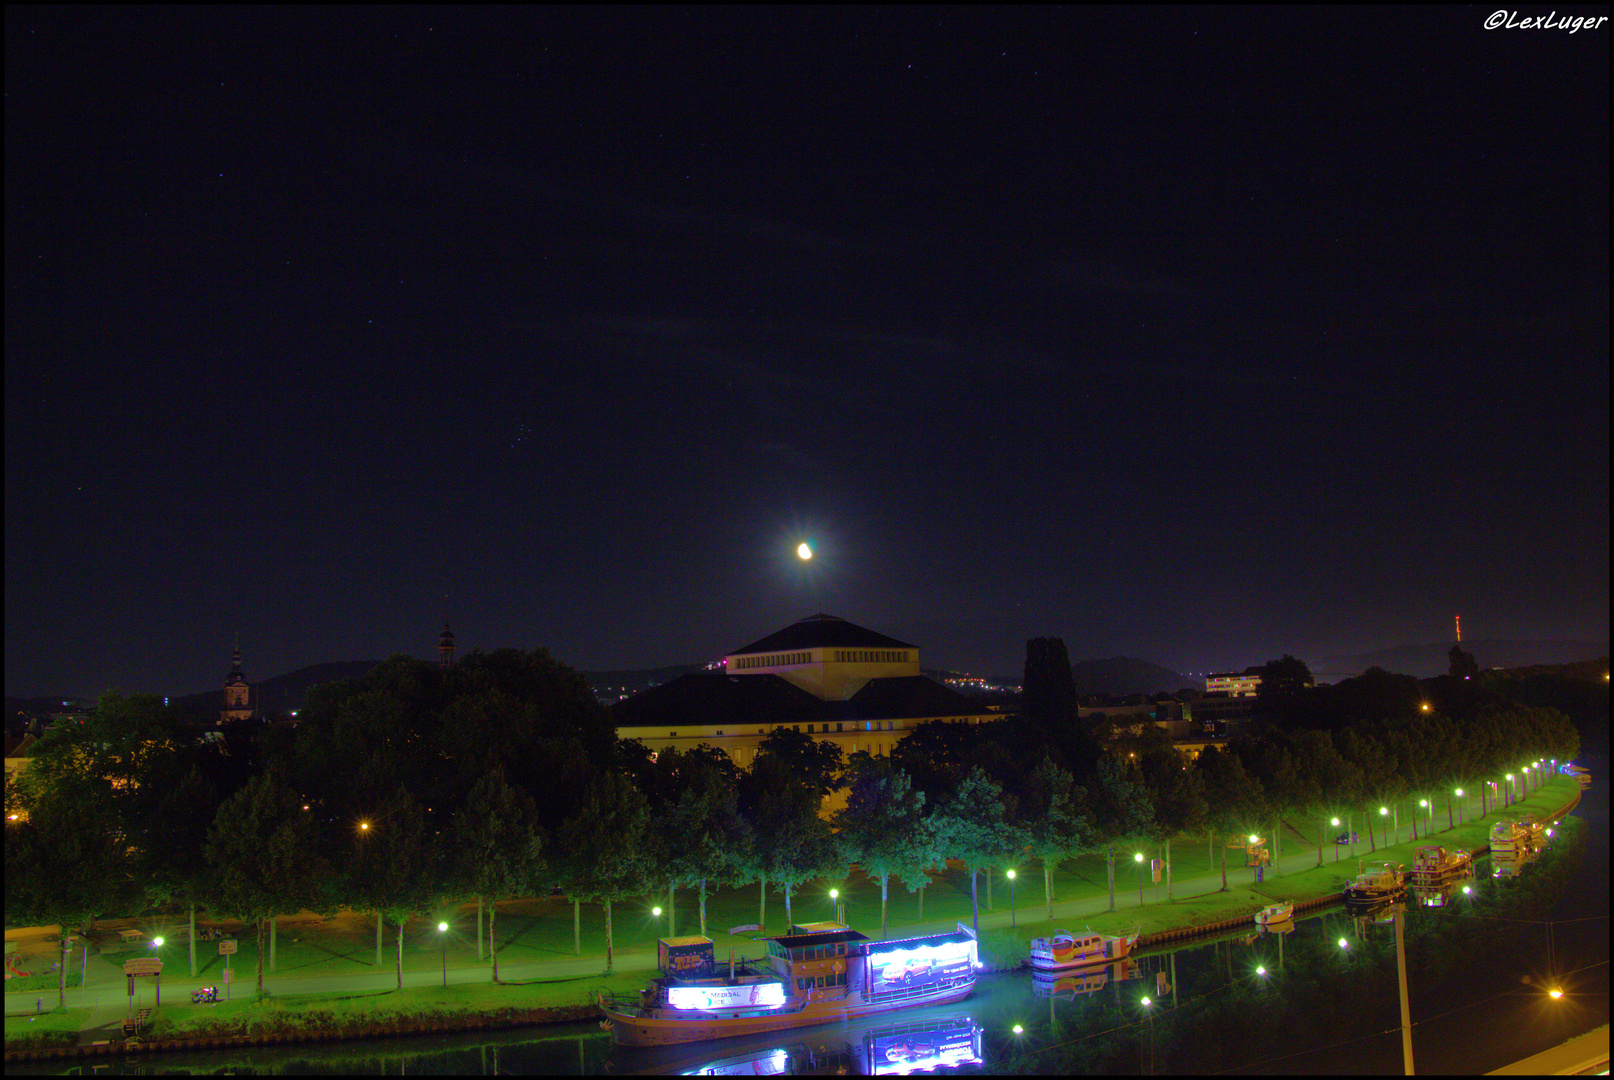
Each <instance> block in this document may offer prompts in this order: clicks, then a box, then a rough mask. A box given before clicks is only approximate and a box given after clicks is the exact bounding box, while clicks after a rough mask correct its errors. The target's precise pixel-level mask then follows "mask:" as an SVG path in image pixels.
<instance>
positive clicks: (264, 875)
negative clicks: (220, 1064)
mask: <svg viewBox="0 0 1614 1080" xmlns="http://www.w3.org/2000/svg"><path fill="white" fill-rule="evenodd" d="M303 805H304V804H303V803H302V801H301V800H299V799H298V797H297V795H296V793H295V792H294V791H292V790H291V789H290V788H289V787H288V786H286V784H285V783H284V781H283V780H282V779H281V775H280V771H279V769H277V768H271V769H270V770H269V771H267V772H264V773H261V774H260V775H258V776H255V777H253V778H252V779H251V780H250V781H248V782H247V784H246V786H245V787H243V788H242V789H241V790H240V791H238V792H236V793H235V794H234V795H232V796H230V797H229V798H228V799H226V800H225V801H224V804H223V805H222V806H220V807H219V812H218V814H217V816H215V817H214V819H213V827H212V828H211V829H209V830H208V834H207V861H208V863H209V865H210V866H211V867H212V868H213V874H212V880H211V881H210V882H209V883H208V886H207V888H208V893H209V894H210V906H216V907H217V908H218V909H219V910H221V911H225V912H228V913H230V914H231V915H233V916H235V917H236V918H239V919H241V920H242V921H243V922H250V923H252V924H253V926H254V927H255V928H256V929H257V935H258V993H259V994H262V993H263V920H265V919H267V918H269V917H270V916H271V915H273V914H275V913H276V912H279V911H288V910H291V911H295V910H297V909H298V908H301V907H302V906H303V904H304V903H305V902H306V901H307V900H308V899H309V898H310V897H311V895H312V893H313V891H314V883H315V881H316V880H317V879H318V877H319V876H320V875H321V873H322V872H323V870H324V867H323V865H322V863H323V860H321V859H319V857H318V855H317V853H316V851H315V845H314V838H313V822H312V819H311V816H310V815H309V814H308V813H306V812H305V811H304V810H303V809H302V807H303Z"/></svg>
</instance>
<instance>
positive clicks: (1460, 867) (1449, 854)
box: [1407, 846, 1474, 889]
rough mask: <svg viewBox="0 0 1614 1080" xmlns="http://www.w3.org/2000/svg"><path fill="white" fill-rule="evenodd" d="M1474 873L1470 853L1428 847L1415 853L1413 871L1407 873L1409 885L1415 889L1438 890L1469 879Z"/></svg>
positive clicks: (1472, 859)
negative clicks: (1446, 885)
mask: <svg viewBox="0 0 1614 1080" xmlns="http://www.w3.org/2000/svg"><path fill="white" fill-rule="evenodd" d="M1473 872H1474V858H1473V856H1471V855H1470V854H1469V853H1468V852H1466V851H1447V850H1446V849H1445V848H1443V847H1434V846H1426V847H1421V848H1419V849H1418V850H1417V851H1416V852H1414V853H1413V856H1412V869H1410V870H1408V871H1407V884H1409V885H1411V886H1412V887H1413V888H1415V889H1438V888H1439V887H1440V886H1442V885H1445V884H1447V883H1448V882H1452V881H1457V880H1460V879H1462V878H1466V877H1469V876H1471V875H1472V874H1473Z"/></svg>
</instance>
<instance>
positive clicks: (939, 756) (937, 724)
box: [890, 720, 981, 808]
mask: <svg viewBox="0 0 1614 1080" xmlns="http://www.w3.org/2000/svg"><path fill="white" fill-rule="evenodd" d="M980 741H981V727H980V726H979V725H975V724H945V723H942V722H941V721H940V720H932V721H930V722H928V723H924V724H920V725H919V726H918V727H916V728H914V729H913V730H912V731H911V732H909V733H908V734H907V735H906V736H904V737H903V738H902V739H900V740H898V741H897V744H896V745H895V746H893V747H892V748H891V754H890V757H891V764H892V766H893V767H894V768H897V769H901V770H902V771H903V772H905V773H907V774H908V776H909V777H910V778H911V779H912V780H913V785H914V787H915V788H917V789H918V790H919V791H922V792H923V793H924V795H925V799H926V805H928V806H930V807H932V808H934V807H936V806H937V805H939V804H940V801H941V799H942V798H943V797H945V796H947V795H950V794H951V793H952V792H953V791H954V790H956V789H957V787H958V785H959V784H960V783H962V782H963V779H964V776H965V774H966V773H968V772H969V769H970V761H969V759H970V756H971V755H972V754H973V752H974V750H975V748H976V746H977V745H978V744H979V743H980Z"/></svg>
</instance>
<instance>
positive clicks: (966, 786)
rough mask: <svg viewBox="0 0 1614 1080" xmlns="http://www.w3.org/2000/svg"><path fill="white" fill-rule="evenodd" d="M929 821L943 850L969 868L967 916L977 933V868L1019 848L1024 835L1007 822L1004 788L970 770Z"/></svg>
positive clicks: (990, 863) (982, 774) (978, 912)
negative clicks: (968, 911)
mask: <svg viewBox="0 0 1614 1080" xmlns="http://www.w3.org/2000/svg"><path fill="white" fill-rule="evenodd" d="M930 823H931V827H932V828H933V829H934V830H935V833H936V837H937V842H938V844H939V845H940V846H941V848H942V850H944V851H946V852H947V853H948V854H949V855H950V856H952V857H953V858H955V859H958V860H959V861H960V862H962V863H963V864H964V865H965V866H966V867H967V868H968V869H969V872H970V912H971V915H970V917H971V921H972V925H973V926H974V927H975V932H976V933H977V934H979V933H980V929H981V904H980V897H979V894H978V890H977V888H976V877H977V875H978V873H979V871H980V868H981V867H983V866H989V865H993V864H995V863H997V862H998V861H1000V860H1002V859H1003V858H1004V857H1005V856H1007V855H1009V854H1010V853H1012V852H1014V851H1017V850H1019V849H1021V848H1022V847H1023V846H1024V836H1023V834H1022V833H1021V832H1020V830H1019V829H1017V828H1015V827H1013V826H1011V825H1010V824H1009V821H1008V815H1007V814H1006V813H1005V811H1004V807H1003V789H1002V788H1000V787H998V785H997V784H995V783H993V782H992V780H991V779H990V778H988V777H987V775H986V772H985V771H984V770H983V769H981V767H980V766H976V767H975V768H973V769H971V770H970V771H969V774H968V775H967V776H965V777H964V782H963V783H962V784H960V785H959V787H958V791H957V792H956V793H955V794H954V795H953V796H952V797H951V798H949V799H944V800H943V801H942V803H941V805H939V806H938V807H937V808H936V809H935V810H934V811H932V813H931V815H930Z"/></svg>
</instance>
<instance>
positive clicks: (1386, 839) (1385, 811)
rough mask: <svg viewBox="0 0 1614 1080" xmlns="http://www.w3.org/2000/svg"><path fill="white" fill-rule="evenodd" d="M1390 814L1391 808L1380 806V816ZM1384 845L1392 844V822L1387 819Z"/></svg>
mask: <svg viewBox="0 0 1614 1080" xmlns="http://www.w3.org/2000/svg"><path fill="white" fill-rule="evenodd" d="M1389 815H1390V811H1389V810H1387V809H1385V808H1384V807H1382V806H1381V807H1379V817H1388V816H1389ZM1384 846H1385V847H1389V846H1390V823H1389V822H1388V821H1386V822H1385V823H1384Z"/></svg>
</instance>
